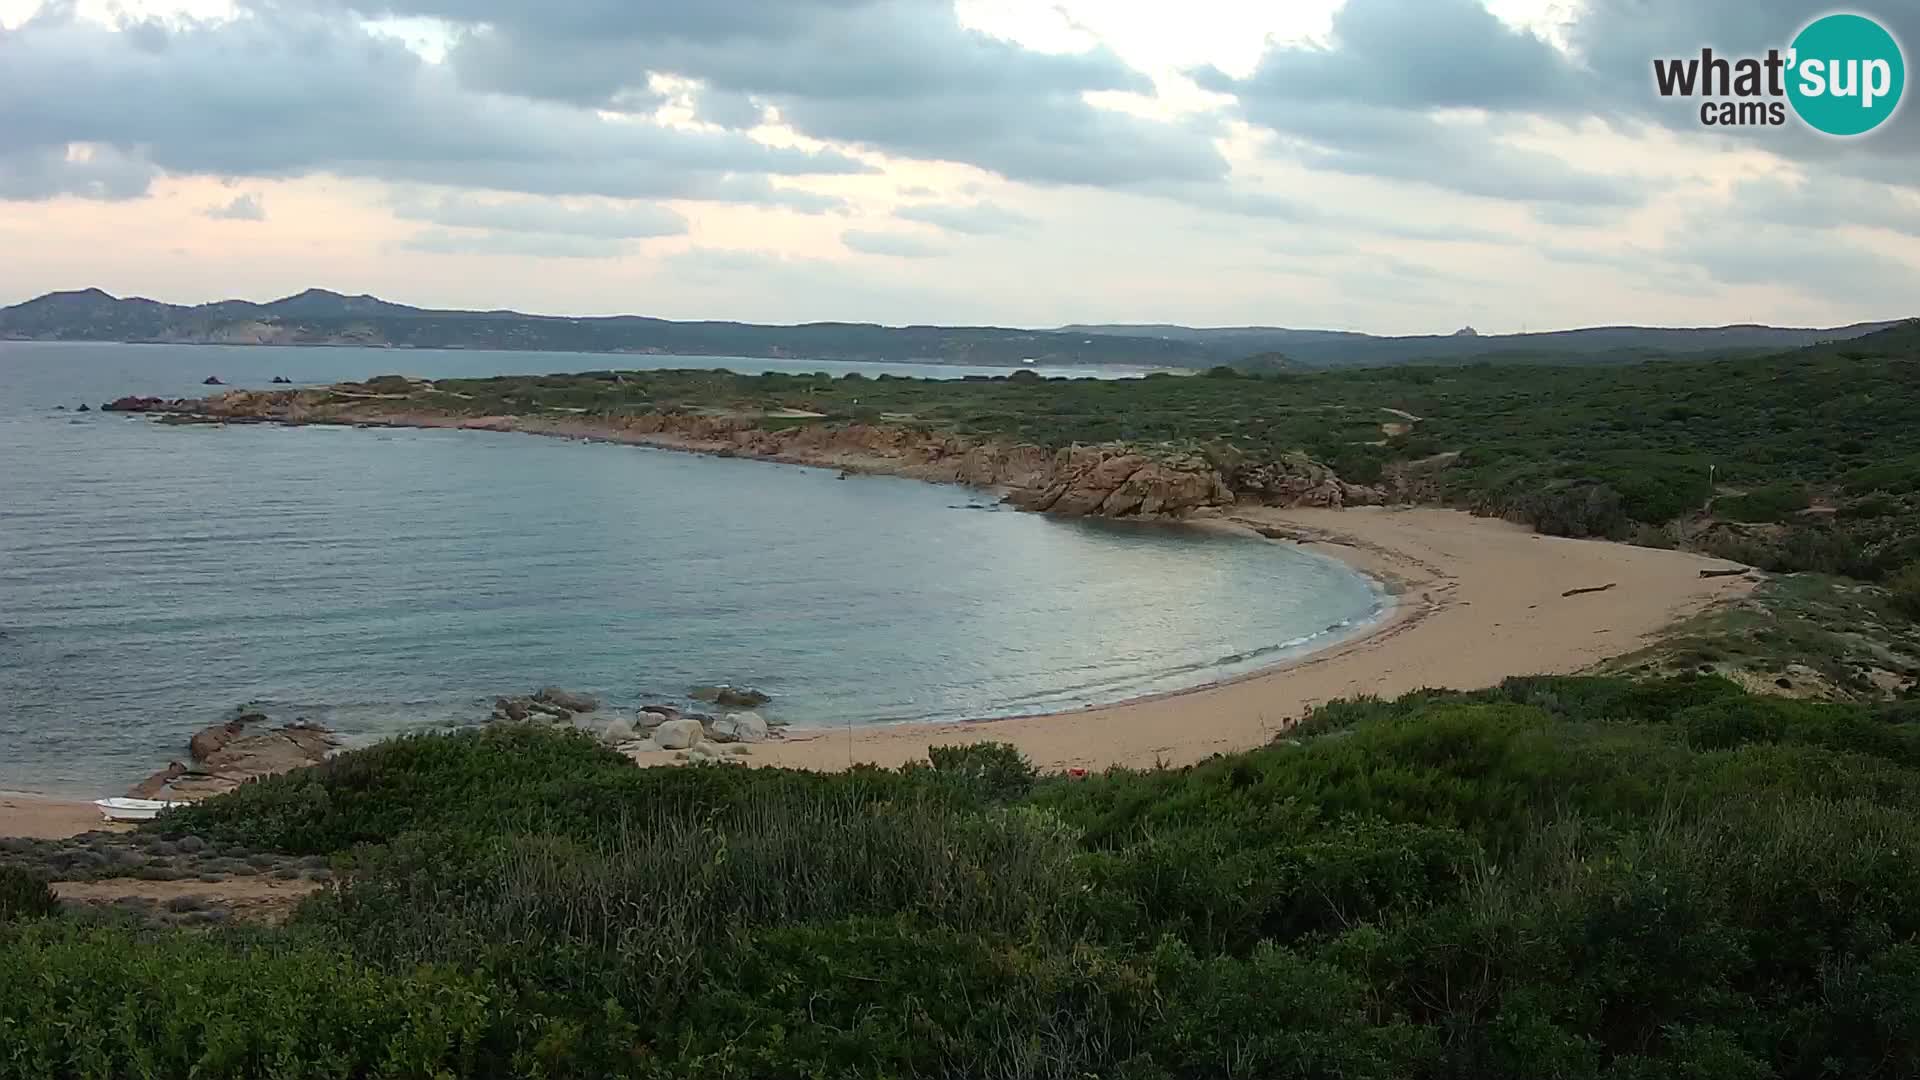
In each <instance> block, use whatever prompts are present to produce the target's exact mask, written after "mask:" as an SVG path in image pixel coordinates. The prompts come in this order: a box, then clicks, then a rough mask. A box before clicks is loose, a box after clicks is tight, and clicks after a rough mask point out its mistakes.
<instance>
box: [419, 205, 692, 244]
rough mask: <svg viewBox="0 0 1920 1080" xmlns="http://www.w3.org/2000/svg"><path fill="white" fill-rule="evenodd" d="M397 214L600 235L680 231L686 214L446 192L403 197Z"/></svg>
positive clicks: (471, 225) (463, 224)
mask: <svg viewBox="0 0 1920 1080" xmlns="http://www.w3.org/2000/svg"><path fill="white" fill-rule="evenodd" d="M394 214H395V215H396V216H397V217H400V218H404V219H406V220H409V221H426V222H432V223H433V224H436V225H446V226H452V227H455V228H462V229H487V230H493V231H498V232H520V233H544V234H547V235H550V236H585V237H597V238H601V239H642V240H643V239H648V238H652V237H659V236H681V235H684V234H685V233H686V231H687V219H686V218H685V217H683V216H681V215H680V214H679V213H678V212H677V211H675V210H672V209H670V208H668V207H664V206H654V205H651V204H648V203H613V202H599V203H595V204H593V205H590V206H566V205H562V204H560V203H557V202H552V201H549V200H541V199H509V200H499V199H480V198H475V197H473V196H470V195H448V196H442V197H440V198H438V199H420V200H407V199H403V200H400V201H398V202H396V203H395V205H394Z"/></svg>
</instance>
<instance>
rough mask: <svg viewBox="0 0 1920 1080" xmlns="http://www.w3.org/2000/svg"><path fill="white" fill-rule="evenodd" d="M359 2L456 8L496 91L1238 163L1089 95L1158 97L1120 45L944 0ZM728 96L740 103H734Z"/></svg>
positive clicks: (397, 9) (1188, 169)
mask: <svg viewBox="0 0 1920 1080" xmlns="http://www.w3.org/2000/svg"><path fill="white" fill-rule="evenodd" d="M259 2H260V3H262V4H265V3H266V2H267V0H259ZM307 2H309V3H311V4H316V5H327V4H329V3H331V2H332V0H307ZM356 6H358V7H361V8H362V9H363V10H366V11H368V12H369V13H370V14H375V15H392V16H402V17H428V18H434V19H440V20H445V21H446V22H447V23H449V24H450V25H451V26H452V27H454V28H455V30H456V31H457V32H458V35H459V36H458V38H457V41H456V44H455V45H454V47H453V49H452V51H451V53H450V54H449V59H450V63H451V64H452V65H453V67H454V68H455V70H456V71H458V72H459V73H460V76H461V78H462V80H463V81H464V82H465V83H466V85H469V86H472V87H476V88H480V89H485V90H488V91H492V92H505V93H512V94H516V95H523V96H526V97H530V98H535V99H540V100H545V101H560V102H567V103H570V104H576V105H584V104H598V105H602V106H605V105H610V104H613V103H615V102H616V100H617V99H618V98H619V96H620V95H621V94H622V93H624V92H628V91H631V90H634V89H640V88H644V87H645V86H646V85H647V80H648V77H649V75H650V74H663V75H672V76H676V77H680V78H686V79H692V80H697V81H698V82H699V83H701V84H702V85H703V86H704V87H705V88H706V89H705V91H704V94H705V95H708V96H711V97H713V99H714V100H715V101H716V102H723V103H722V104H720V105H718V111H716V112H715V113H714V114H713V115H714V117H715V118H716V121H717V122H721V123H726V122H727V119H728V118H729V114H730V112H737V102H738V99H739V97H742V96H744V97H745V98H746V99H748V100H750V101H752V102H754V103H758V104H764V105H767V106H771V107H773V108H774V109H777V110H778V112H779V115H780V117H781V119H782V120H783V121H784V122H786V123H788V124H790V125H792V126H793V127H795V128H797V129H798V130H800V131H802V132H804V133H806V134H807V135H810V136H813V137H814V138H817V139H824V140H831V141H836V142H845V143H851V144H855V145H859V146H864V147H870V148H872V149H875V150H878V151H881V152H883V153H886V154H889V155H893V156H898V157H909V158H916V159H924V160H934V161H949V162H958V163H963V164H967V165H973V166H976V167H979V168H982V169H986V170H989V171H992V172H996V173H999V174H1001V175H1003V176H1006V177H1009V178H1012V179H1016V180H1024V181H1032V182H1036V183H1049V184H1084V185H1096V186H1125V185H1128V184H1132V183H1137V182H1142V181H1149V180H1159V179H1198V178H1217V177H1219V176H1222V175H1224V173H1225V171H1226V164H1225V161H1224V159H1223V158H1222V157H1221V155H1220V153H1219V151H1218V150H1217V149H1216V148H1215V147H1214V145H1213V139H1212V136H1213V133H1212V131H1211V130H1209V129H1208V128H1207V127H1206V126H1205V125H1195V124H1192V123H1168V122H1160V121H1155V120H1149V119H1143V118H1140V117H1135V116H1130V115H1126V114H1122V113H1118V112H1114V111H1112V110H1108V109H1104V108H1100V107H1097V106H1095V105H1092V104H1090V103H1089V102H1088V101H1087V100H1086V95H1087V94H1088V93H1089V92H1095V91H1132V92H1140V93H1151V92H1152V89H1153V86H1152V82H1151V80H1149V79H1148V78H1147V77H1146V76H1145V75H1143V74H1141V73H1140V72H1138V71H1136V70H1134V69H1133V68H1131V67H1129V66H1128V65H1127V64H1126V63H1125V62H1123V61H1122V60H1121V59H1120V58H1119V57H1118V56H1117V55H1115V54H1114V53H1113V52H1111V51H1110V50H1107V49H1105V48H1096V49H1092V50H1089V51H1085V52H1079V53H1044V52H1038V51H1034V50H1031V49H1027V48H1023V47H1022V46H1020V45H1018V44H1016V43H1014V42H1012V41H1008V40H1004V39H1001V38H997V37H993V36H990V35H987V34H984V33H980V32H979V31H976V30H973V29H970V28H968V27H966V26H964V25H962V23H961V22H960V20H959V17H958V15H957V13H956V12H955V10H954V5H953V4H952V3H951V2H942V0H703V2H702V3H699V4H692V3H633V4H613V3H606V2H604V0H552V2H549V3H545V4H540V5H528V4H525V3H522V2H519V0H373V2H372V3H370V4H357V5H356ZM724 95H735V96H736V97H735V98H734V99H732V104H726V103H724V102H726V101H727V100H728V99H726V98H724ZM731 118H733V119H737V118H738V117H737V115H733V116H731Z"/></svg>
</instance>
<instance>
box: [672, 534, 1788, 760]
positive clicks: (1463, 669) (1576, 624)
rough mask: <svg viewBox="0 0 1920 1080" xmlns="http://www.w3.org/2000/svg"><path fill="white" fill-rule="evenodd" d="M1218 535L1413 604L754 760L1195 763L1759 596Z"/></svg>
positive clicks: (1628, 576) (1736, 582)
mask: <svg viewBox="0 0 1920 1080" xmlns="http://www.w3.org/2000/svg"><path fill="white" fill-rule="evenodd" d="M1215 523H1216V524H1217V525H1219V526H1220V527H1262V528H1266V529H1269V530H1286V531H1292V532H1297V533H1299V534H1300V535H1303V536H1309V537H1312V538H1313V539H1312V541H1311V542H1312V544H1313V547H1314V549H1315V550H1318V551H1321V552H1324V553H1325V554H1328V555H1332V556H1335V557H1337V558H1340V559H1342V560H1344V561H1346V562H1347V563H1349V564H1350V565H1352V566H1354V567H1355V568H1356V569H1359V570H1361V571H1362V572H1364V573H1367V574H1370V575H1372V576H1374V577H1376V578H1378V579H1380V580H1381V581H1383V582H1385V583H1386V584H1387V585H1388V586H1389V587H1390V588H1391V589H1392V590H1393V591H1394V592H1395V593H1396V594H1397V599H1398V601H1399V602H1398V605H1397V606H1396V608H1395V610H1394V612H1393V614H1392V615H1391V616H1390V617H1389V618H1388V619H1386V620H1384V621H1383V622H1382V623H1380V624H1379V625H1377V626H1376V627H1375V628H1374V629H1373V632H1372V633H1370V634H1368V635H1366V636H1365V637H1362V638H1359V639H1357V640H1353V641H1349V642H1346V643H1344V644H1342V645H1339V646H1336V647H1334V648H1331V649H1328V650H1325V651H1322V652H1318V653H1314V654H1311V655H1309V656H1306V657H1303V658H1301V659H1299V660H1297V661H1294V662H1292V663H1290V664H1286V665H1282V666H1280V667H1278V668H1275V669H1272V670H1268V671H1265V672H1261V673H1258V674H1255V675H1252V676H1249V677H1246V678H1242V679H1237V680H1234V681H1231V682H1226V683H1221V684H1218V685H1214V686H1209V687H1204V688H1201V689H1197V690H1188V691H1182V692H1180V693H1175V694H1168V695H1161V696H1157V697H1152V698H1145V699H1142V700H1138V701H1133V702H1128V703H1125V704H1121V705H1110V706H1103V707H1096V708H1090V709H1082V710H1078V711H1074V712H1067V713H1055V714H1051V715H1046V716H1034V717H1020V718H1016V719H1004V720H982V721H974V722H968V723H949V724H903V725H894V726H885V727H866V728H854V729H852V730H851V731H848V730H837V731H820V732H794V733H790V734H789V736H788V738H787V739H786V740H784V741H782V742H778V743H770V744H767V745H764V746H756V747H754V748H753V757H752V759H751V760H752V761H754V762H755V763H758V764H763V765H786V766H794V767H798V768H810V769H834V768H845V767H847V766H848V765H850V764H854V763H872V764H876V765H884V766H894V765H900V764H903V763H905V762H908V761H913V760H917V759H924V758H925V756H926V752H927V748H928V747H929V746H937V745H953V744H960V743H968V742H980V741H997V742H1005V743H1011V744H1013V745H1014V746H1017V747H1019V748H1020V750H1021V751H1022V752H1023V753H1025V754H1026V755H1027V756H1028V758H1030V759H1031V760H1032V761H1033V762H1034V763H1035V764H1036V765H1038V766H1039V767H1041V768H1042V769H1065V768H1074V767H1079V768H1087V769H1102V768H1106V767H1107V766H1111V765H1124V766H1130V767H1150V766H1153V765H1154V764H1156V763H1162V764H1167V765H1184V764H1190V763H1192V762H1195V761H1199V760H1201V759H1203V758H1205V757H1208V756H1210V755H1212V754H1217V753H1225V752H1230V751H1235V750H1245V749H1249V748H1251V747H1255V746H1258V745H1260V744H1262V743H1265V742H1267V741H1269V740H1270V739H1272V738H1273V737H1274V736H1275V735H1276V734H1278V733H1279V732H1281V731H1283V730H1285V729H1286V728H1287V726H1288V725H1290V724H1292V723H1293V722H1294V721H1296V720H1298V719H1299V718H1300V717H1301V716H1302V715H1303V714H1305V713H1306V712H1307V711H1308V710H1309V709H1311V708H1313V707H1314V706H1316V705H1319V704H1322V703H1324V702H1327V701H1332V700H1337V699H1340V698H1349V697H1356V696H1360V695H1373V696H1376V697H1394V696H1397V695H1399V694H1404V693H1407V692H1409V691H1413V690H1419V689H1423V688H1447V689H1462V690H1464V689H1476V688H1479V687H1484V686H1490V685H1493V684H1495V683H1497V682H1499V681H1500V680H1501V679H1504V678H1506V677H1507V676H1509V675H1522V674H1569V673H1572V672H1577V671H1580V670H1582V669H1585V668H1587V667H1590V666H1592V665H1594V664H1596V663H1599V662H1600V661H1602V660H1606V659H1608V658H1610V657H1613V656H1618V655H1620V654H1622V653H1626V652H1631V651H1633V650H1634V649H1636V648H1639V647H1640V646H1641V645H1643V644H1645V643H1646V642H1647V641H1649V640H1650V639H1651V638H1653V637H1654V636H1655V635H1657V634H1658V632H1659V631H1660V630H1661V629H1662V628H1663V627H1666V626H1667V625H1669V624H1671V623H1672V622H1674V621H1676V620H1678V619H1681V618H1685V617H1686V616H1688V615H1692V614H1694V613H1695V612H1698V611H1699V610H1701V609H1702V608H1704V607H1706V606H1708V605H1710V604H1713V603H1716V602H1718V601H1722V600H1726V599H1730V598H1733V597H1737V596H1740V595H1743V594H1744V593H1745V592H1746V591H1748V590H1750V589H1751V588H1752V587H1753V586H1752V584H1751V583H1750V582H1748V581H1747V580H1745V579H1744V578H1741V577H1722V578H1702V577H1700V575H1699V571H1700V570H1701V569H1703V568H1708V567H1714V568H1718V567H1724V566H1726V565H1728V564H1727V563H1726V562H1725V561H1723V560H1719V559H1710V558H1705V557H1703V556H1699V555H1693V554H1688V553H1686V552H1678V551H1660V550H1656V549H1653V548H1640V547H1630V546H1628V545H1626V544H1615V543H1610V542H1607V541H1600V540H1571V539H1565V538H1561V537H1550V536H1541V535H1539V534H1538V533H1535V532H1532V531H1531V530H1529V529H1527V528H1525V527H1524V526H1521V525H1516V524H1513V523H1511V522H1506V521H1500V520H1496V519H1490V518H1479V517H1474V516H1472V515H1470V514H1467V513H1464V512H1462V511H1457V510H1438V509H1427V508H1414V509H1391V508H1364V509H1348V510H1324V509H1289V510H1280V509H1270V508H1255V509H1241V510H1236V511H1234V512H1232V513H1231V514H1227V515H1223V516H1222V517H1221V518H1219V519H1216V522H1215ZM1609 585H1610V586H1612V587H1611V588H1608V589H1606V590H1605V591H1601V592H1592V593H1585V594H1581V595H1577V596H1563V595H1562V594H1563V593H1565V592H1566V591H1567V590H1569V589H1579V588H1597V587H1600V586H1609ZM638 758H639V760H642V761H643V762H649V763H650V762H651V761H660V760H668V759H670V758H671V755H669V754H664V753H655V754H642V755H638Z"/></svg>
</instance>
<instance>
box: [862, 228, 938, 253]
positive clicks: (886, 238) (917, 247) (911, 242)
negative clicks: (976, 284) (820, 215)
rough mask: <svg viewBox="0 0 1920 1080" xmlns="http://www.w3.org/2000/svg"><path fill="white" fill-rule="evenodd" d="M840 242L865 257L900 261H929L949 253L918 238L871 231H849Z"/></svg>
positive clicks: (902, 234)
mask: <svg viewBox="0 0 1920 1080" xmlns="http://www.w3.org/2000/svg"><path fill="white" fill-rule="evenodd" d="M840 242H841V243H842V244H845V245H846V246H847V250H849V251H858V252H860V253H862V254H865V255H889V256H892V257H894V258H898V259H927V258H932V257H934V256H936V255H945V254H946V253H947V252H946V249H945V248H943V247H941V246H940V245H938V244H935V243H931V242H929V241H927V240H923V239H921V238H920V237H917V236H909V235H907V234H906V233H896V232H878V231H875V230H871V229H847V230H845V231H843V232H841V234H840Z"/></svg>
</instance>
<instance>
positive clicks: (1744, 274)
mask: <svg viewBox="0 0 1920 1080" xmlns="http://www.w3.org/2000/svg"><path fill="white" fill-rule="evenodd" d="M1666 254H1667V257H1668V258H1669V259H1671V260H1675V261H1678V262H1682V263H1688V264H1691V265H1694V266H1698V267H1700V268H1701V269H1703V270H1705V271H1706V272H1707V273H1708V274H1709V275H1711V276H1712V278H1713V279H1714V280H1715V281H1717V282H1720V283H1721V284H1723V285H1767V286H1773V287H1776V288H1782V289H1787V290H1790V291H1792V292H1796V293H1799V294H1800V295H1802V296H1806V297H1810V298H1813V299H1817V300H1825V301H1830V302H1838V303H1840V304H1842V305H1844V306H1845V308H1846V309H1847V310H1853V311H1861V310H1871V311H1878V312H1880V313H1881V314H1882V315H1884V316H1896V315H1905V314H1908V313H1910V312H1911V311H1912V310H1913V298H1914V297H1915V296H1916V295H1920V267H1915V266H1914V265H1912V264H1910V263H1907V262H1903V261H1901V260H1899V259H1893V258H1889V257H1887V256H1885V255H1881V254H1879V253H1877V252H1873V251H1869V250H1867V249H1865V248H1862V247H1859V246H1857V245H1854V244H1850V243H1848V242H1846V241H1845V240H1843V239H1841V238H1839V237H1837V236H1835V235H1834V234H1833V233H1832V232H1831V231H1828V230H1821V229H1796V228H1789V227H1781V226H1760V227H1755V226H1753V225H1751V224H1748V225H1746V226H1744V227H1741V228H1704V227H1703V228H1699V229H1696V230H1693V231H1692V232H1690V233H1688V234H1685V235H1682V236H1679V237H1675V238H1674V242H1673V243H1671V244H1670V245H1669V247H1668V249H1667V252H1666Z"/></svg>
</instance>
